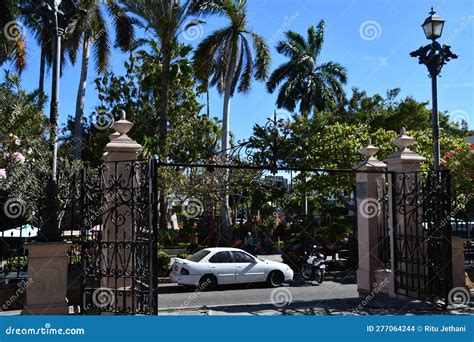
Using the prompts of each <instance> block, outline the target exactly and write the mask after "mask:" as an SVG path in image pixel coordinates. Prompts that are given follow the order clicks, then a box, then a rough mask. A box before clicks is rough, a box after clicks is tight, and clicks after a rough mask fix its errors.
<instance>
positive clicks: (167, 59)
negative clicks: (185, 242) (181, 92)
mask: <svg viewBox="0 0 474 342" xmlns="http://www.w3.org/2000/svg"><path fill="white" fill-rule="evenodd" d="M170 43H171V42H170V41H164V42H163V49H162V50H163V71H162V74H161V96H160V97H161V108H160V141H161V146H162V150H161V151H160V160H161V161H162V162H165V161H166V156H167V152H166V141H167V139H168V109H169V106H168V102H169V88H170V68H171V44H170ZM159 201H160V223H159V226H160V229H161V230H165V229H168V202H167V201H166V196H165V191H164V189H162V190H161V191H160V198H159Z"/></svg>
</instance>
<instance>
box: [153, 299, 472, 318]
mask: <svg viewBox="0 0 474 342" xmlns="http://www.w3.org/2000/svg"><path fill="white" fill-rule="evenodd" d="M359 303H360V300H357V299H349V300H348V299H344V300H337V299H333V300H327V301H317V302H314V303H308V302H304V303H292V304H290V305H287V306H285V307H282V308H278V307H275V306H274V305H271V304H270V305H269V304H267V305H235V306H229V305H227V306H225V307H218V306H215V307H207V306H203V307H199V308H197V307H196V308H186V309H164V310H158V315H159V316H160V315H162V316H178V315H180V316H386V315H394V316H408V315H411V316H412V315H416V316H433V315H474V307H470V308H459V309H452V310H442V309H441V308H439V307H437V306H436V305H433V304H430V303H426V302H421V301H403V300H396V299H390V298H384V299H382V300H378V301H375V300H374V303H373V304H371V305H366V306H365V307H363V308H362V309H361V310H355V309H354V308H356V307H357V305H359Z"/></svg>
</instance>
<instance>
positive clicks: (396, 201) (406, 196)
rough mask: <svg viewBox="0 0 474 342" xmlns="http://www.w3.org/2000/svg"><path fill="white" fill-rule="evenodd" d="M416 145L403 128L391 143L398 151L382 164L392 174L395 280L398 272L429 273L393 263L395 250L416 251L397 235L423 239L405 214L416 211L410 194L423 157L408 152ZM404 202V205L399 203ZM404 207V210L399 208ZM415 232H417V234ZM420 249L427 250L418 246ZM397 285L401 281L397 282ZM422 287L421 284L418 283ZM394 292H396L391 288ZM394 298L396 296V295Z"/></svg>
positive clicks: (412, 266) (413, 245)
mask: <svg viewBox="0 0 474 342" xmlns="http://www.w3.org/2000/svg"><path fill="white" fill-rule="evenodd" d="M414 143H415V139H414V138H412V137H410V136H408V135H407V131H406V129H405V128H402V130H401V131H400V135H399V136H398V137H397V139H396V140H395V141H394V144H395V145H396V146H397V147H398V149H399V150H398V151H397V152H395V153H392V154H391V155H389V156H388V157H387V158H386V159H385V160H384V162H385V163H386V164H387V170H388V171H389V172H392V176H391V177H393V179H392V180H391V184H390V187H389V199H390V203H389V210H390V213H392V215H393V217H392V218H391V219H390V221H389V229H390V247H391V248H390V253H391V257H390V260H391V272H392V274H393V277H396V274H397V272H404V273H406V274H411V275H412V276H413V277H417V274H415V273H416V272H420V274H427V272H428V270H427V269H424V268H423V267H419V268H417V267H416V265H414V264H410V263H409V262H408V261H407V262H406V263H404V264H401V263H398V264H395V260H397V259H399V258H400V256H395V254H394V253H395V251H396V250H398V251H401V250H407V248H408V247H409V250H413V249H415V248H416V245H415V244H416V243H417V242H416V241H408V242H407V243H410V244H411V245H410V246H403V244H404V243H405V242H406V241H400V240H399V239H398V238H397V236H405V235H407V234H408V235H410V234H412V235H413V236H423V232H422V229H423V227H422V226H421V225H420V224H419V223H418V222H416V217H417V215H407V214H406V213H407V212H414V211H416V210H417V206H416V203H415V202H416V201H414V200H413V199H414V198H415V196H416V194H415V193H413V192H414V190H413V189H415V188H417V186H418V185H419V184H416V182H418V183H419V182H420V179H419V176H418V175H417V172H419V171H420V170H421V164H422V163H423V162H424V161H425V158H424V157H422V156H420V155H419V154H417V153H415V152H413V151H411V150H410V149H409V147H410V146H411V145H413V144H414ZM402 202H403V203H402ZM401 204H403V208H400V205H401ZM417 230H418V233H417ZM419 248H426V247H425V246H421V247H419ZM397 280H398V282H399V283H400V279H397ZM410 281H411V280H410V279H405V282H410ZM421 285H422V286H423V284H421ZM394 291H395V289H394ZM393 295H396V294H395V292H394V293H393Z"/></svg>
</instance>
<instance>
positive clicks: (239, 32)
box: [192, 0, 271, 245]
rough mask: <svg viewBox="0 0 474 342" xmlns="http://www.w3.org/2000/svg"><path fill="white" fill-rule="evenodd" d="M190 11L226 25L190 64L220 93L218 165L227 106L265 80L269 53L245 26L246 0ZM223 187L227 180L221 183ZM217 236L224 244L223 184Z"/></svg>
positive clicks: (226, 138)
mask: <svg viewBox="0 0 474 342" xmlns="http://www.w3.org/2000/svg"><path fill="white" fill-rule="evenodd" d="M192 12H193V13H196V14H201V15H218V16H222V17H225V18H227V19H229V24H228V25H227V26H225V27H223V28H221V29H218V30H217V31H215V32H213V33H211V34H210V35H209V36H208V37H207V38H205V39H204V40H203V41H202V42H201V43H200V44H199V46H198V47H197V49H196V51H195V54H194V59H193V64H194V69H195V74H196V77H197V78H198V79H199V80H200V81H201V82H202V83H203V84H209V85H210V86H217V90H218V92H219V93H220V94H224V108H223V114H222V138H221V140H222V143H221V144H222V146H221V147H222V155H221V158H222V162H227V159H228V154H229V147H230V134H229V133H230V128H229V124H230V103H231V99H232V97H233V96H234V93H235V91H236V90H237V91H238V92H241V93H248V92H249V91H250V89H251V83H252V79H253V78H255V79H256V80H265V79H266V78H267V77H268V73H269V68H270V60H271V58H270V51H269V48H268V45H267V43H266V42H265V40H264V39H263V38H262V37H261V36H259V35H258V34H257V33H255V32H253V31H251V30H250V29H249V28H248V26H247V0H195V1H194V2H193V7H192ZM224 184H227V181H226V180H224ZM221 219H222V222H221V225H220V229H221V231H220V236H221V238H222V241H221V243H222V244H224V245H225V244H228V242H229V239H230V235H231V234H230V229H229V225H230V222H229V195H228V189H227V185H224V189H223V193H222V203H221Z"/></svg>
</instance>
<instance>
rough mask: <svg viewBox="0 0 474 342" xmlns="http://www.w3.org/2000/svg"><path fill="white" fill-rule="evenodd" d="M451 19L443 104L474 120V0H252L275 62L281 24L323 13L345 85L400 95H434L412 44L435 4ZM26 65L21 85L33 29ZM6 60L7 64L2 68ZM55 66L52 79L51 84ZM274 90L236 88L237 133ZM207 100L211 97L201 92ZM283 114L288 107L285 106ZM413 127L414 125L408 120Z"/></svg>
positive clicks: (190, 36)
mask: <svg viewBox="0 0 474 342" xmlns="http://www.w3.org/2000/svg"><path fill="white" fill-rule="evenodd" d="M432 5H433V6H434V7H435V10H436V11H437V13H438V14H439V15H440V16H441V17H443V18H444V19H445V20H446V24H445V28H444V32H443V37H442V38H441V39H440V41H441V42H445V43H447V44H448V45H451V46H452V51H453V52H454V53H456V54H459V59H456V60H453V61H451V62H449V63H448V64H447V65H446V66H444V69H443V71H442V77H441V78H440V80H439V109H440V110H442V111H448V112H450V113H451V114H452V117H453V119H454V120H459V119H460V118H464V119H465V120H467V121H468V123H469V126H470V128H471V129H473V128H474V114H473V113H474V96H473V90H474V73H473V44H474V40H473V31H474V2H473V1H472V0H449V1H447V0H431V1H425V0H395V1H388V0H352V1H351V0H249V1H248V11H249V25H250V27H251V28H252V29H253V30H254V31H256V32H258V33H259V34H260V35H262V36H263V37H264V38H265V39H267V41H269V42H270V43H271V44H270V45H271V53H272V70H273V69H274V68H275V67H277V66H278V65H279V64H281V63H282V62H284V61H285V58H284V57H283V56H280V55H278V54H277V52H276V50H275V45H276V44H275V43H276V42H277V41H278V40H280V39H282V38H283V35H282V33H281V32H282V31H285V30H288V29H291V30H293V31H297V32H300V33H302V34H305V33H306V30H307V29H308V27H309V26H310V25H317V23H318V22H319V20H321V19H324V20H325V22H326V34H325V43H324V46H323V50H322V53H321V57H320V61H321V62H324V61H326V60H332V61H336V62H339V63H341V64H342V65H343V66H345V67H346V68H347V70H348V84H347V86H346V90H347V92H348V93H350V92H351V88H352V87H358V88H361V89H364V90H366V91H367V93H368V94H369V95H371V94H374V93H381V94H385V91H386V90H387V89H390V88H395V87H400V88H401V90H402V92H401V96H403V97H404V96H414V97H415V98H416V99H417V100H420V101H425V100H430V98H431V83H430V80H429V78H428V76H427V70H426V68H425V66H423V65H419V64H418V62H417V60H416V59H414V58H411V57H410V56H409V53H410V51H413V50H415V49H417V48H419V47H420V46H421V45H425V44H427V43H428V41H427V40H426V38H425V37H424V34H423V31H422V29H421V26H420V25H421V23H422V22H423V21H424V19H425V18H426V17H427V16H428V12H429V10H430V7H431V6H432ZM223 23H224V21H223V20H221V19H218V18H209V19H207V23H206V24H205V25H203V26H202V27H200V28H199V29H198V30H197V31H196V32H186V33H185V34H183V35H182V36H181V37H180V39H181V40H182V41H183V42H188V43H190V44H192V45H196V44H197V43H199V41H200V40H202V38H204V37H205V36H207V35H208V34H209V33H211V32H212V31H213V30H214V29H216V28H218V27H220V26H221V25H222V24H223ZM28 41H29V46H28V60H29V63H28V68H27V70H26V71H25V72H24V73H23V75H22V82H23V86H24V87H25V88H27V89H34V88H35V87H37V84H38V74H39V52H40V50H39V48H38V47H37V46H36V45H35V43H34V41H33V39H32V37H31V36H28ZM125 59H126V56H125V54H122V53H121V52H119V51H114V53H113V56H112V62H111V68H112V69H113V70H114V72H115V73H116V74H122V73H123V70H124V69H123V61H124V60H125ZM5 67H8V66H4V67H3V68H5ZM89 70H90V71H91V72H90V73H89V77H88V89H87V98H86V109H85V115H86V116H88V115H89V114H90V113H91V112H92V111H93V110H94V107H95V105H96V104H97V92H96V90H95V86H94V79H95V77H96V74H95V72H94V68H93V67H92V68H90V69H89ZM79 71H80V66H79V63H78V64H77V65H76V66H69V67H68V68H67V69H66V70H65V72H64V75H63V78H62V83H61V93H60V99H61V104H60V113H61V114H60V120H61V122H62V123H64V122H65V120H66V118H67V116H68V115H74V108H75V100H76V92H77V86H78V81H79ZM49 76H50V74H48V78H47V80H46V85H47V90H48V92H49V88H50V78H49ZM275 100H276V95H275V94H268V93H267V92H266V90H265V87H264V84H262V83H259V82H254V83H253V88H252V92H251V93H250V94H248V95H240V94H237V95H236V96H235V97H234V99H233V100H232V108H231V129H232V131H233V132H234V133H235V134H236V136H237V138H239V139H240V138H245V137H248V136H249V135H250V134H251V133H252V126H253V125H254V123H256V122H263V121H265V119H266V118H267V117H269V116H270V115H271V114H272V113H273V111H274V110H275V109H276V106H275ZM202 102H203V103H204V102H205V99H204V98H202ZM280 113H281V115H285V113H284V112H283V111H281V112H279V114H280ZM211 114H212V115H213V116H217V117H221V115H222V98H221V97H219V96H218V94H217V93H216V92H215V91H213V92H212V93H211ZM407 128H409V127H407Z"/></svg>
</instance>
